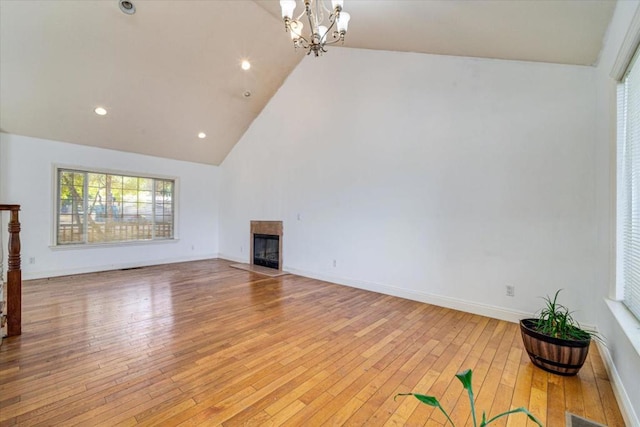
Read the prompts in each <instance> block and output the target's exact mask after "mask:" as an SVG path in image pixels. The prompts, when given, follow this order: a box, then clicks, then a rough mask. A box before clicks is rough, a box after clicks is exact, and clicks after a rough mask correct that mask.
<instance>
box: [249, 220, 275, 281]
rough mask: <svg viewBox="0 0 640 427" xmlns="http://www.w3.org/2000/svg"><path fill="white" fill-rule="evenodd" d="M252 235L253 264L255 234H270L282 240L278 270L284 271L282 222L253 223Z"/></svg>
mask: <svg viewBox="0 0 640 427" xmlns="http://www.w3.org/2000/svg"><path fill="white" fill-rule="evenodd" d="M250 234H251V235H250V246H251V258H250V262H251V264H253V235H254V234H270V235H272V236H278V237H279V238H280V239H279V241H280V244H279V259H278V270H282V221H251V233H250Z"/></svg>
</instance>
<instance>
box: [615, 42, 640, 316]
mask: <svg viewBox="0 0 640 427" xmlns="http://www.w3.org/2000/svg"><path fill="white" fill-rule="evenodd" d="M618 260H619V261H618V263H619V268H618V277H619V280H620V282H619V283H620V286H621V287H622V288H623V293H624V296H623V302H624V304H625V305H626V306H627V307H628V308H629V310H630V311H631V312H632V313H633V314H634V315H635V316H636V317H637V318H638V319H640V60H638V52H636V55H635V57H634V59H633V60H632V61H631V64H630V65H629V68H628V69H627V71H626V73H625V75H624V77H623V79H622V82H621V84H620V85H619V87H618Z"/></svg>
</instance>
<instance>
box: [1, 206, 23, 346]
mask: <svg viewBox="0 0 640 427" xmlns="http://www.w3.org/2000/svg"><path fill="white" fill-rule="evenodd" d="M0 210H8V211H9V212H10V219H9V227H8V228H9V257H8V268H7V336H10V337H11V336H15V335H20V334H21V333H22V326H21V325H22V270H21V269H20V220H19V217H18V212H19V211H20V205H0Z"/></svg>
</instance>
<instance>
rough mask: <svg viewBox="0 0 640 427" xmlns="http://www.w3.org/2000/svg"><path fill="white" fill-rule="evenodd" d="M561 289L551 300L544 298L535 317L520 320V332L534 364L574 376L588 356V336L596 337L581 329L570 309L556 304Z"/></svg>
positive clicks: (549, 370)
mask: <svg viewBox="0 0 640 427" xmlns="http://www.w3.org/2000/svg"><path fill="white" fill-rule="evenodd" d="M560 291H561V289H559V290H558V291H556V293H555V295H554V296H553V299H552V298H550V297H549V296H548V295H547V296H546V297H545V298H544V300H545V306H544V308H542V309H541V310H540V312H539V313H538V317H536V318H531V319H522V320H521V321H520V332H521V334H522V341H523V343H524V348H525V349H526V350H527V353H528V354H529V358H530V359H531V362H533V364H534V365H536V366H537V367H539V368H541V369H544V370H545V371H547V372H551V373H554V374H558V375H565V376H569V375H576V374H577V373H578V371H579V370H580V368H581V367H582V365H583V364H584V361H585V360H586V358H587V354H588V353H589V345H590V344H591V339H592V338H596V339H598V336H597V334H596V333H595V332H593V331H589V330H586V329H583V328H581V327H580V325H579V324H578V322H576V321H575V320H574V319H573V317H572V316H571V312H570V311H569V309H568V308H567V307H565V306H564V305H562V304H559V303H558V294H559V293H560Z"/></svg>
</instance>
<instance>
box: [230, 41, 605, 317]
mask: <svg viewBox="0 0 640 427" xmlns="http://www.w3.org/2000/svg"><path fill="white" fill-rule="evenodd" d="M594 78H595V71H594V68H592V67H578V66H561V65H550V64H541V63H524V62H513V61H511V62H510V61H499V60H487V59H472V58H457V57H446V56H433V55H423V54H412V53H398V52H380V51H370V50H357V49H346V48H334V49H331V50H330V51H329V52H328V53H327V54H326V55H325V56H324V57H322V58H319V59H316V58H312V57H307V58H306V59H305V60H303V61H302V62H301V64H300V65H299V66H298V68H296V69H295V70H294V72H293V73H292V74H291V75H290V76H289V78H288V80H287V81H286V83H285V84H284V85H283V86H282V88H281V89H280V90H279V92H278V93H277V94H276V95H275V97H274V98H273V99H272V100H271V102H270V103H269V104H268V105H267V106H266V107H265V109H264V110H263V112H262V113H261V115H260V116H259V117H258V118H257V119H256V120H255V121H254V123H253V124H252V126H251V127H250V129H249V130H248V131H247V133H246V134H245V135H244V137H243V138H242V139H241V141H240V142H239V143H238V144H237V145H236V147H235V148H234V150H233V151H232V152H231V153H230V154H229V156H228V157H227V158H226V159H225V161H224V162H223V164H222V165H221V181H220V182H221V194H220V223H221V230H220V253H221V256H222V257H225V258H229V259H236V260H245V261H246V260H247V259H248V254H247V252H248V251H247V248H248V246H249V242H248V239H249V221H250V220H251V219H273V220H283V221H284V237H283V239H284V249H283V251H284V266H285V269H288V270H289V271H294V272H297V273H300V274H302V275H306V276H311V277H319V278H324V279H328V280H331V281H334V282H338V283H343V284H349V285H353V286H359V287H363V288H367V289H372V290H377V291H381V292H387V293H390V294H394V295H401V296H406V297H410V298H414V299H417V300H423V301H428V302H434V303H438V304H442V305H445V306H450V307H458V308H462V309H465V310H468V311H472V312H477V313H485V314H489V315H492V316H495V317H501V318H506V319H511V320H515V319H517V318H518V317H521V316H522V315H525V314H527V313H532V312H534V311H536V310H537V308H538V307H539V306H540V304H541V300H540V299H539V298H538V297H539V296H544V295H545V294H552V293H553V292H554V291H555V290H556V289H558V288H563V289H565V291H564V293H563V295H562V297H563V298H562V299H563V300H564V301H567V300H569V301H571V308H572V309H574V310H576V315H577V317H578V318H579V319H580V320H583V321H585V322H587V323H591V324H593V323H594V322H595V316H594V315H593V313H594V310H595V306H596V304H597V303H598V302H597V301H596V300H595V299H594V298H593V291H594V290H595V289H597V288H598V285H597V283H596V277H598V276H599V272H600V271H601V270H602V269H603V268H606V263H607V260H603V259H601V258H598V257H597V256H596V255H597V253H598V252H597V245H598V227H597V225H598V224H597V220H598V218H597V215H596V202H597V195H596V182H595V169H596V168H597V165H598V163H599V162H600V159H598V158H596V151H597V150H596V138H595V130H596V125H595V110H596V108H595V107H596V93H595V90H594ZM298 215H300V220H298ZM334 259H335V260H336V266H335V267H334V266H333V260H334ZM507 284H511V285H515V293H516V296H515V297H513V298H510V297H507V296H506V295H505V287H506V285H507Z"/></svg>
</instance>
